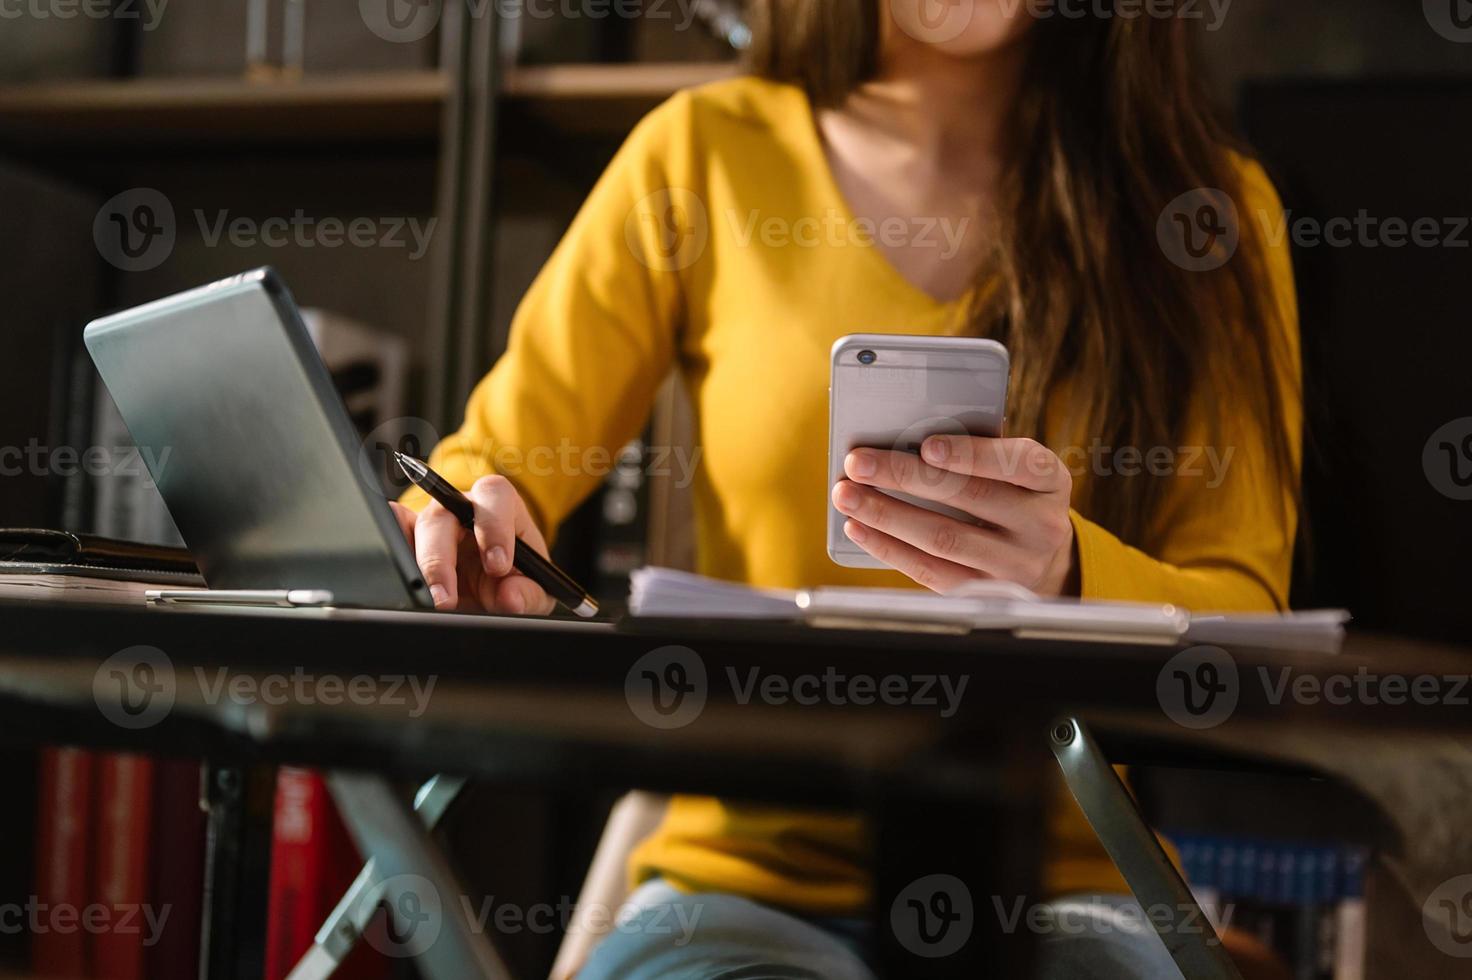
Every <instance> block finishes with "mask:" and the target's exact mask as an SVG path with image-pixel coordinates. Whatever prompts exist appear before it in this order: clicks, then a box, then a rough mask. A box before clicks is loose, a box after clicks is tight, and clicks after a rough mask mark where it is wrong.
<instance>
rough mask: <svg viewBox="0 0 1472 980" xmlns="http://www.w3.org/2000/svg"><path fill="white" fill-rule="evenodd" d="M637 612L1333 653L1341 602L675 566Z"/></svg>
mask: <svg viewBox="0 0 1472 980" xmlns="http://www.w3.org/2000/svg"><path fill="white" fill-rule="evenodd" d="M629 611H630V612H631V613H632V614H633V615H635V616H660V617H672V618H709V619H769V620H801V621H805V622H809V623H812V624H815V625H820V626H821V625H837V626H852V625H867V624H885V625H891V626H898V627H900V628H911V629H922V628H927V627H929V628H951V629H965V630H973V629H993V630H1010V631H1011V632H1014V633H1016V634H1018V635H1026V636H1067V637H1085V636H1087V637H1095V638H1105V639H1118V640H1130V641H1144V642H1158V643H1179V642H1183V641H1184V642H1189V643H1218V644H1224V645H1230V646H1258V647H1268V648H1273V649H1286V650H1310V651H1317V652H1324V653H1333V652H1337V651H1338V649H1339V646H1340V644H1341V642H1342V641H1343V638H1344V624H1345V622H1346V621H1347V620H1348V619H1349V615H1348V613H1346V612H1344V611H1343V610H1319V611H1314V612H1302V613H1283V614H1276V613H1270V614H1247V615H1230V616H1200V617H1192V616H1191V615H1190V613H1189V612H1188V611H1187V610H1185V609H1182V608H1180V607H1178V606H1173V605H1168V604H1159V603H1133V602H1080V601H1078V600H1074V599H1042V598H1040V597H1038V596H1037V595H1035V594H1033V593H1032V592H1029V591H1028V590H1027V589H1024V588H1022V587H1021V586H1019V585H1014V584H1012V583H1010V582H987V581H978V582H975V583H972V584H971V585H970V586H968V587H967V588H966V589H964V590H963V591H961V592H959V593H953V594H951V595H937V594H936V593H934V592H926V591H923V590H920V589H861V588H833V587H830V588H818V589H810V590H803V591H797V590H787V589H756V588H751V587H750V586H745V585H739V584H737V583H734V582H724V581H721V580H718V579H712V578H706V577H704V576H701V575H694V574H691V573H689V572H680V571H675V570H674V569H669V568H641V569H639V570H638V571H636V572H634V574H633V577H632V589H631V593H630V596H629Z"/></svg>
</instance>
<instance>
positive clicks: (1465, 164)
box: [1243, 81, 1472, 642]
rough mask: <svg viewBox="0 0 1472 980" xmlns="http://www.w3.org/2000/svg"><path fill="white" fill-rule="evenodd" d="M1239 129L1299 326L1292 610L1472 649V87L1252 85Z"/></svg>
mask: <svg viewBox="0 0 1472 980" xmlns="http://www.w3.org/2000/svg"><path fill="white" fill-rule="evenodd" d="M1243 116H1244V122H1245V125H1246V129H1247V132H1248V134H1249V137H1250V139H1251V141H1252V143H1253V146H1254V149H1255V150H1256V151H1257V152H1258V153H1259V154H1260V155H1261V157H1262V159H1263V161H1264V163H1265V164H1266V165H1267V167H1268V170H1269V172H1270V173H1271V174H1272V176H1273V178H1274V180H1275V181H1276V182H1277V184H1278V189H1279V191H1280V193H1281V195H1282V197H1283V202H1284V206H1285V208H1286V209H1287V211H1288V212H1289V213H1288V220H1287V222H1286V224H1284V225H1280V226H1276V227H1274V226H1272V224H1271V223H1270V224H1269V226H1268V227H1265V228H1264V230H1265V231H1266V232H1267V233H1268V234H1270V235H1273V234H1284V233H1286V234H1288V235H1290V236H1291V238H1290V240H1291V241H1293V243H1294V250H1293V252H1294V263H1295V272H1296V276H1297V281H1298V291H1299V303H1300V309H1301V319H1302V329H1303V347H1304V375H1305V399H1306V410H1307V411H1306V414H1307V416H1308V418H1307V427H1308V432H1307V435H1308V453H1307V456H1306V459H1305V466H1304V502H1305V513H1306V515H1307V518H1308V520H1307V535H1308V536H1307V538H1306V539H1305V540H1304V541H1302V542H1301V543H1300V548H1299V560H1298V562H1297V566H1298V567H1297V570H1296V573H1295V582H1294V594H1293V600H1294V604H1295V605H1297V606H1307V605H1342V606H1346V607H1348V608H1349V609H1350V610H1351V611H1352V612H1353V613H1354V615H1355V619H1356V624H1357V625H1358V626H1359V627H1362V628H1368V629H1374V630H1383V631H1387V632H1395V633H1401V634H1407V635H1414V636H1423V637H1434V638H1443V639H1451V640H1459V641H1462V642H1472V227H1469V218H1472V127H1469V126H1468V125H1467V124H1466V122H1467V120H1468V119H1469V118H1472V81H1438V82H1434V83H1432V82H1417V81H1405V82H1385V81H1379V82H1348V83H1345V82H1302V81H1297V82H1268V83H1259V84H1254V85H1251V86H1249V87H1248V89H1247V91H1246V96H1245V99H1244V103H1243ZM1244 217H1247V218H1250V220H1258V216H1255V215H1254V216H1244Z"/></svg>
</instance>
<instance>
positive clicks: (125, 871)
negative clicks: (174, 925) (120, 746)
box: [91, 752, 183, 980]
mask: <svg viewBox="0 0 1472 980" xmlns="http://www.w3.org/2000/svg"><path fill="white" fill-rule="evenodd" d="M153 767H154V763H153V760H152V759H149V758H146V757H144V756H138V755H131V754H127V753H122V752H107V753H103V754H102V755H101V756H100V757H99V758H98V761H97V816H96V820H95V823H94V831H95V843H94V853H95V855H96V863H97V884H96V895H97V904H99V905H100V906H101V907H102V908H103V909H104V910H106V912H107V915H108V920H107V921H108V923H109V928H106V929H101V930H99V931H97V932H96V934H94V935H93V936H91V940H92V951H93V954H92V962H93V969H92V976H94V977H97V978H99V980H144V977H146V976H149V973H148V970H147V968H146V960H145V956H146V953H147V947H146V946H145V945H144V944H145V942H148V941H150V940H151V938H152V926H151V922H150V920H151V915H150V914H145V912H146V911H147V912H152V911H154V910H151V909H150V910H145V909H144V905H145V902H146V900H147V897H148V873H149V849H150V845H151V844H153V843H154V841H153V840H152V837H153ZM174 843H175V842H171V843H170V846H171V847H172V846H174ZM177 843H178V844H183V842H182V841H181V842H177ZM165 925H167V922H165Z"/></svg>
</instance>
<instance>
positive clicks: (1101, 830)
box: [1049, 718, 1242, 980]
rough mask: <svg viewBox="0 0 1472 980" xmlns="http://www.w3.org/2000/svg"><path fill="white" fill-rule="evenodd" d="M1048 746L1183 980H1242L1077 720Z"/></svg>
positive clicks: (1066, 721)
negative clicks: (1166, 918) (1164, 919)
mask: <svg viewBox="0 0 1472 980" xmlns="http://www.w3.org/2000/svg"><path fill="white" fill-rule="evenodd" d="M1049 743H1050V744H1051V745H1052V747H1053V754H1054V755H1055V756H1057V757H1058V765H1059V766H1060V767H1062V769H1063V778H1064V780H1065V781H1066V782H1067V783H1068V789H1069V792H1071V793H1073V798H1074V799H1076V800H1077V801H1078V805H1079V809H1081V810H1083V812H1084V816H1085V817H1086V818H1088V821H1089V825H1090V826H1091V827H1093V828H1094V833H1095V834H1097V835H1098V837H1099V841H1100V843H1102V844H1103V845H1104V849H1105V850H1106V851H1108V852H1109V857H1110V859H1112V860H1113V861H1114V865H1115V867H1117V868H1119V873H1120V874H1122V875H1123V876H1124V880H1125V882H1126V883H1127V884H1128V885H1129V886H1130V890H1131V891H1132V892H1134V894H1135V900H1136V901H1138V902H1139V903H1140V906H1141V907H1142V908H1144V909H1146V910H1147V912H1148V914H1147V915H1146V916H1145V918H1146V919H1147V921H1149V922H1150V924H1151V925H1152V926H1153V927H1155V930H1156V932H1157V933H1158V934H1159V935H1160V938H1161V939H1162V940H1163V941H1164V942H1165V946H1166V949H1168V950H1169V951H1170V955H1171V958H1172V959H1174V960H1175V961H1176V965H1177V966H1179V967H1180V968H1181V973H1182V974H1183V975H1184V976H1186V977H1189V978H1190V980H1242V975H1241V974H1240V973H1238V972H1237V967H1236V965H1235V964H1233V963H1232V960H1231V957H1229V956H1227V953H1226V950H1224V949H1223V948H1222V945H1221V940H1220V939H1218V938H1217V934H1216V930H1215V929H1213V928H1212V925H1211V922H1210V921H1208V920H1207V918H1206V915H1205V914H1204V913H1203V912H1202V911H1201V907H1200V906H1199V905H1197V904H1196V898H1195V896H1193V895H1192V894H1191V890H1190V889H1189V888H1187V887H1186V883H1185V881H1183V880H1182V879H1181V876H1180V875H1179V874H1178V873H1177V872H1176V868H1175V865H1173V864H1171V862H1170V858H1169V857H1168V856H1167V855H1166V853H1165V849H1164V848H1163V847H1161V846H1160V841H1158V840H1156V838H1155V834H1154V832H1153V831H1151V829H1150V827H1149V826H1148V825H1147V824H1146V823H1145V820H1144V818H1143V817H1141V816H1140V811H1139V809H1138V808H1137V807H1136V806H1135V801H1134V799H1133V798H1132V797H1131V796H1130V794H1129V791H1128V790H1127V789H1125V786H1124V783H1123V782H1122V781H1121V780H1120V778H1119V775H1118V774H1117V773H1116V772H1115V771H1114V767H1113V766H1111V765H1110V764H1109V760H1108V759H1106V758H1105V757H1104V753H1103V752H1101V751H1100V750H1099V745H1098V743H1097V742H1095V741H1094V738H1093V736H1092V735H1090V734H1089V731H1088V729H1087V728H1085V727H1084V726H1083V725H1082V724H1081V723H1080V722H1079V721H1078V719H1076V718H1062V719H1059V720H1058V721H1056V722H1054V724H1053V729H1052V731H1051V733H1050V737H1049ZM1163 911H1168V912H1169V915H1170V919H1169V922H1168V923H1165V924H1162V923H1161V922H1160V921H1158V920H1157V918H1156V914H1157V913H1158V912H1163ZM1162 917H1164V916H1162Z"/></svg>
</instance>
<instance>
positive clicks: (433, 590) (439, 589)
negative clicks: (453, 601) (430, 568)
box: [429, 585, 450, 608]
mask: <svg viewBox="0 0 1472 980" xmlns="http://www.w3.org/2000/svg"><path fill="white" fill-rule="evenodd" d="M429 595H430V598H432V599H434V604H435V606H436V608H438V607H439V606H443V605H444V604H445V603H447V602H449V601H450V590H449V589H447V588H445V587H444V586H443V585H431V586H430V587H429Z"/></svg>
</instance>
